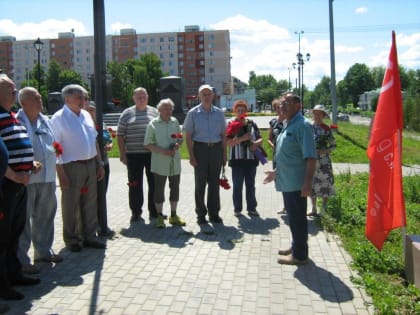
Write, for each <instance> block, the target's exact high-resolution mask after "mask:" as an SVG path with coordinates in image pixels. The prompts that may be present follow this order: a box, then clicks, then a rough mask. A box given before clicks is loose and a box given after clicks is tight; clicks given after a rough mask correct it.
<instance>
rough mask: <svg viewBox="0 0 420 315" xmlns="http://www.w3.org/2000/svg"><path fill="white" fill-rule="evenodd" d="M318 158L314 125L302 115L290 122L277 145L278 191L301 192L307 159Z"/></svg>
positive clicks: (278, 139) (296, 116)
mask: <svg viewBox="0 0 420 315" xmlns="http://www.w3.org/2000/svg"><path fill="white" fill-rule="evenodd" d="M308 158H314V159H316V158H317V155H316V150H315V141H314V132H313V128H312V124H311V123H310V122H309V121H308V120H307V119H305V118H304V117H303V116H302V114H301V113H297V114H296V115H295V116H294V117H293V118H292V119H291V120H290V121H288V122H287V123H286V125H285V127H284V129H283V130H282V132H281V133H280V135H279V136H278V138H277V143H276V155H275V159H276V190H278V191H282V192H292V191H300V190H301V188H302V186H303V182H304V178H305V171H306V159H308Z"/></svg>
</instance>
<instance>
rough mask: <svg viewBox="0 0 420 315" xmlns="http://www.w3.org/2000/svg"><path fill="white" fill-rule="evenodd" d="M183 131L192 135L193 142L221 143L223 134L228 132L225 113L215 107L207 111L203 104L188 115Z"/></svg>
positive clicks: (191, 110)
mask: <svg viewBox="0 0 420 315" xmlns="http://www.w3.org/2000/svg"><path fill="white" fill-rule="evenodd" d="M183 129H184V130H185V131H186V132H188V133H191V134H192V139H193V141H198V142H211V143H215V142H220V141H222V134H223V133H224V132H225V130H226V120H225V115H224V114H223V111H222V110H221V109H220V108H218V107H216V106H213V105H212V107H211V110H210V111H209V112H208V111H206V110H205V109H204V108H203V106H202V104H199V105H197V106H195V107H193V108H192V109H190V111H189V112H188V113H187V116H186V117H185V121H184V124H183Z"/></svg>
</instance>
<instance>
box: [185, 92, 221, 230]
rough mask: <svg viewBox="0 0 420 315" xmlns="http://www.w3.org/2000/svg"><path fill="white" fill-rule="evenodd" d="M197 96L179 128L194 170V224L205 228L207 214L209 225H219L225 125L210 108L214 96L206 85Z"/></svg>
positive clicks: (217, 110) (212, 108) (218, 110)
mask: <svg viewBox="0 0 420 315" xmlns="http://www.w3.org/2000/svg"><path fill="white" fill-rule="evenodd" d="M198 95H199V97H200V100H201V103H200V104H198V105H197V106H195V107H194V108H192V109H191V110H190V111H189V112H188V113H187V116H186V117H185V121H184V125H183V129H184V130H185V131H186V142H187V147H188V153H189V155H190V164H191V165H192V166H193V167H194V177H195V212H196V213H197V223H198V224H200V225H204V224H207V220H206V214H207V213H208V215H209V219H210V222H212V223H223V220H222V218H221V217H220V216H219V211H220V195H219V175H220V171H221V169H222V165H225V164H226V121H225V116H224V114H223V111H222V110H221V109H220V108H218V107H216V106H214V105H213V104H212V102H213V98H214V92H213V88H212V87H211V86H210V85H208V84H204V85H202V86H200V88H199V90H198ZM206 185H207V186H208V189H207V203H205V202H204V194H205V190H206Z"/></svg>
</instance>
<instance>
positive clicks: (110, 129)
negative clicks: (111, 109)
mask: <svg viewBox="0 0 420 315" xmlns="http://www.w3.org/2000/svg"><path fill="white" fill-rule="evenodd" d="M108 131H109V133H110V134H111V137H112V138H115V137H116V136H117V132H116V131H114V130H113V129H112V128H111V127H109V128H108Z"/></svg>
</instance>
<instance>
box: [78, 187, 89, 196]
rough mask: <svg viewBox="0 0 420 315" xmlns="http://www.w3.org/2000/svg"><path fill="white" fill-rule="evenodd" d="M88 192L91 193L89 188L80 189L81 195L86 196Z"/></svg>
mask: <svg viewBox="0 0 420 315" xmlns="http://www.w3.org/2000/svg"><path fill="white" fill-rule="evenodd" d="M88 191H89V188H88V187H87V186H83V187H82V188H80V193H81V194H86V193H87V192H88Z"/></svg>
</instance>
